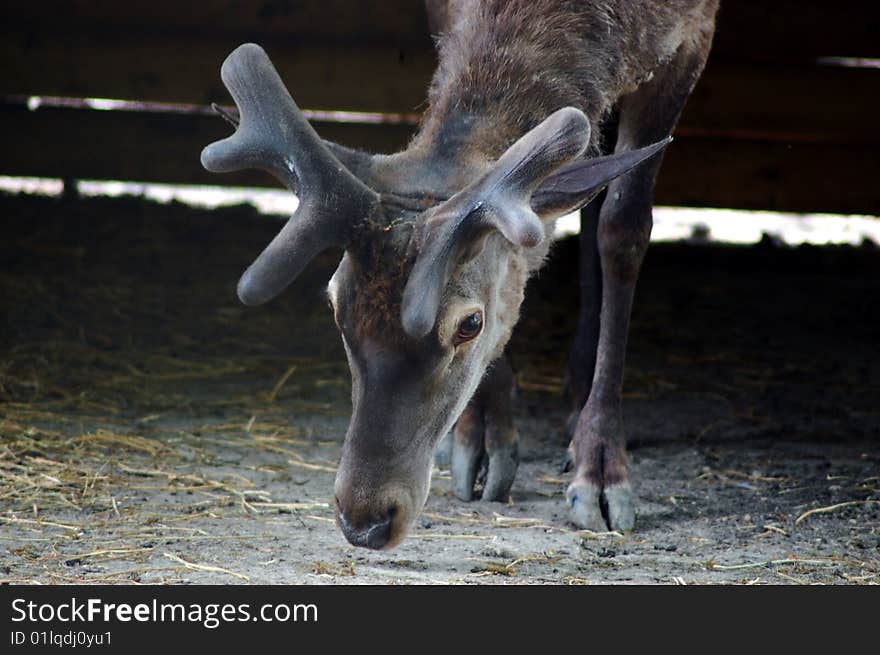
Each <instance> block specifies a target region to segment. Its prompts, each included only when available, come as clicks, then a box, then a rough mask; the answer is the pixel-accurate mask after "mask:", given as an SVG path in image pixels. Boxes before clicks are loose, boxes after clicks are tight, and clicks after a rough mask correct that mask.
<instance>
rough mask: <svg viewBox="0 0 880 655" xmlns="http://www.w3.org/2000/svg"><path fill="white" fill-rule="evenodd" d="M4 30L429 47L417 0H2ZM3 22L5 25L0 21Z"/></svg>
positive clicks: (426, 27)
mask: <svg viewBox="0 0 880 655" xmlns="http://www.w3.org/2000/svg"><path fill="white" fill-rule="evenodd" d="M4 15H5V21H4V24H5V29H6V30H10V31H21V32H30V33H31V34H35V33H38V32H46V33H59V32H60V33H66V32H70V31H77V32H88V33H90V34H94V33H97V32H102V31H103V32H127V33H147V32H152V33H155V34H162V35H165V36H172V35H174V36H180V37H186V36H189V37H190V38H192V39H196V40H197V39H199V38H205V37H215V36H224V35H225V36H235V37H237V38H245V39H248V38H250V39H254V38H270V39H287V40H299V41H303V40H305V41H311V42H315V41H330V42H340V41H345V42H355V41H357V42H363V41H382V42H386V43H389V42H390V43H391V44H392V45H400V44H418V45H420V46H422V47H425V48H429V47H431V39H430V36H429V34H428V19H427V15H426V12H425V7H424V3H423V2H419V1H418V0H374V1H373V2H352V0H296V1H294V2H291V0H248V1H247V2H242V1H241V0H198V2H191V3H187V4H186V5H181V3H180V2H179V1H178V0H126V2H119V0H64V2H53V3H51V7H49V6H47V5H46V4H45V3H34V2H29V1H28V0H6V2H4V7H3V9H2V10H0V16H4ZM0 29H4V28H0Z"/></svg>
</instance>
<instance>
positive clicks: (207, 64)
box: [0, 31, 436, 112]
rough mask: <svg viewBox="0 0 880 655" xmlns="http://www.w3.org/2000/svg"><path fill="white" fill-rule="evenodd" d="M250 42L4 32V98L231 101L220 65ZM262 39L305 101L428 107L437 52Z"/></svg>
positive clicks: (0, 50) (366, 107) (0, 83)
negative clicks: (425, 102) (59, 97)
mask: <svg viewBox="0 0 880 655" xmlns="http://www.w3.org/2000/svg"><path fill="white" fill-rule="evenodd" d="M242 41H243V39H241V38H238V37H223V36H221V37H217V38H196V39H185V38H175V37H169V36H166V35H155V34H144V33H136V34H128V33H123V32H110V31H108V32H100V33H98V34H95V35H88V34H84V33H80V32H75V31H71V32H65V33H62V34H57V35H52V34H50V33H46V32H39V33H37V34H34V35H28V34H25V33H15V34H9V33H7V34H2V35H0V58H2V61H3V67H4V74H3V76H2V77H0V95H61V96H75V97H98V98H121V99H132V100H147V101H157V102H185V103H194V104H209V103H211V102H228V101H229V95H228V93H227V92H226V89H225V88H224V87H223V84H222V82H221V80H220V65H221V64H222V63H223V60H224V59H225V58H226V56H227V55H228V54H229V53H230V52H232V50H234V49H235V48H236V47H237V46H239V45H240V44H241V43H242ZM260 42H261V45H263V47H265V49H266V51H267V52H268V53H269V56H270V57H271V58H272V60H273V62H274V63H275V66H276V67H277V68H278V71H279V73H280V75H281V77H282V79H283V80H284V81H285V82H286V83H287V85H288V86H289V88H290V91H291V94H292V95H293V97H294V98H295V99H296V101H297V103H298V104H299V105H300V106H302V107H311V108H318V109H351V110H362V111H386V112H411V111H413V110H415V109H416V108H417V107H418V106H419V105H421V104H423V102H424V100H425V97H426V92H427V88H428V84H429V82H430V79H431V75H432V74H433V71H434V67H435V65H436V62H435V58H434V53H433V51H431V50H430V49H423V48H418V49H412V50H406V49H401V48H399V47H397V46H395V45H394V44H387V43H360V44H351V45H346V44H343V45H339V44H332V43H326V42H324V43H300V42H297V41H292V40H284V39H261V40H260Z"/></svg>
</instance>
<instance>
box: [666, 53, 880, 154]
mask: <svg viewBox="0 0 880 655" xmlns="http://www.w3.org/2000/svg"><path fill="white" fill-rule="evenodd" d="M878 106H880V69H857V68H839V67H831V66H813V67H805V66H749V65H724V64H721V63H718V62H711V63H710V64H709V65H708V66H707V67H706V70H705V72H704V75H703V77H702V79H701V80H700V82H699V83H698V84H697V87H696V89H695V90H694V93H693V95H692V96H691V98H690V99H689V100H688V103H687V106H686V107H685V110H684V113H683V114H682V117H681V121H680V124H681V126H682V127H684V128H687V129H689V130H690V131H691V132H690V133H691V134H693V133H694V131H695V130H700V131H702V133H704V134H710V133H711V134H715V135H724V136H727V137H731V138H732V137H735V136H737V135H739V136H740V137H743V138H752V139H758V138H768V139H773V140H777V141H782V142H785V141H803V140H809V141H821V142H826V143H853V142H856V143H863V142H865V141H871V142H880V122H878V121H877V120H876V117H875V116H876V107H878Z"/></svg>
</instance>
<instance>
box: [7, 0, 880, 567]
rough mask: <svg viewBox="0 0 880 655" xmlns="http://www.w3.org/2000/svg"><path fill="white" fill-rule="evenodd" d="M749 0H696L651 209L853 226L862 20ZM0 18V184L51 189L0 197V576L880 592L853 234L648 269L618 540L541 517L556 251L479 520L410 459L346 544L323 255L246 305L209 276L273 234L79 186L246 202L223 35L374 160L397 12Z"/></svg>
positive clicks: (878, 526) (869, 316)
mask: <svg viewBox="0 0 880 655" xmlns="http://www.w3.org/2000/svg"><path fill="white" fill-rule="evenodd" d="M772 5H773V6H772V8H770V7H769V6H768V3H766V2H761V1H759V0H731V1H730V2H727V3H724V2H722V9H721V14H720V16H719V22H718V31H717V34H716V37H715V45H714V48H713V52H712V55H711V58H710V61H709V64H708V66H707V68H706V71H705V73H704V75H703V78H702V79H701V81H700V82H699V84H698V86H697V88H696V90H695V92H694V94H693V96H692V97H691V99H690V101H689V103H688V105H687V108H686V109H685V113H684V115H683V117H682V119H681V122H680V124H679V127H678V129H677V131H676V133H675V141H674V142H673V143H672V144H671V145H670V147H669V149H668V154H667V155H666V159H665V162H664V166H663V168H662V170H661V173H660V178H659V182H658V187H657V197H656V201H657V203H658V204H662V205H668V206H682V207H716V208H732V209H745V210H770V211H778V212H791V213H795V214H800V213H829V214H846V215H849V214H858V215H869V216H878V215H880V187H878V185H877V179H878V174H880V157H878V155H877V147H878V143H880V127H878V123H877V121H876V116H875V113H876V109H875V108H876V106H877V102H878V100H880V84H878V82H880V42H878V40H877V38H876V34H877V33H878V30H880V13H878V11H877V9H876V8H875V7H873V6H872V5H873V3H871V2H868V1H867V0H842V1H841V2H838V3H835V5H834V6H833V7H832V6H829V5H828V3H821V2H818V1H813V0H807V1H804V0H801V1H798V2H795V1H794V0H791V1H789V0H784V1H779V2H776V3H772ZM0 13H2V14H3V21H2V27H0V48H2V53H3V61H4V64H3V73H2V75H0V96H2V98H0V99H2V112H3V120H2V122H0V133H2V138H3V143H4V146H5V147H4V154H3V156H2V157H0V176H3V179H4V180H12V181H14V180H16V179H21V178H41V179H44V180H50V182H47V183H46V184H48V185H49V187H51V186H52V183H51V181H52V180H55V181H57V183H56V184H55V187H57V191H58V193H56V194H55V195H49V196H44V195H29V194H24V193H19V194H11V193H10V194H3V195H2V196H0V206H2V212H3V217H4V218H3V227H4V233H3V235H4V236H3V239H2V240H0V262H2V266H0V306H2V315H3V321H2V323H0V582H5V581H17V582H29V581H37V582H56V583H57V582H107V583H113V582H163V581H164V582H184V581H192V582H211V583H236V582H315V583H327V582H330V583H332V582H343V583H357V582H370V583H385V582H415V583H432V582H465V583H486V582H489V583H501V582H513V583H516V582H523V583H563V582H564V583H602V582H627V581H635V582H701V583H716V582H718V583H734V582H739V583H768V582H769V583H790V582H827V583H877V582H878V581H880V492H878V488H880V451H878V440H880V402H878V400H880V361H878V359H880V358H878V353H880V350H878V334H880V328H878V325H880V308H878V303H877V298H878V297H880V251H878V247H877V244H876V243H873V242H871V241H870V240H865V241H864V242H863V243H861V244H860V245H855V246H853V245H827V246H811V245H801V246H797V245H790V244H784V243H780V241H779V240H778V239H776V238H774V237H773V236H772V235H767V236H766V237H765V238H764V239H763V240H761V241H760V242H759V243H756V244H753V245H748V246H743V245H740V246H733V245H729V244H723V243H717V242H712V241H711V240H710V239H709V240H707V239H705V238H694V239H690V240H686V241H682V242H675V243H655V244H653V245H652V246H651V248H650V249H649V251H648V255H647V258H646V261H645V264H644V268H643V273H642V276H641V279H640V281H639V286H638V289H637V295H636V300H635V306H634V310H633V323H632V330H631V333H630V338H629V349H628V359H627V366H628V368H627V372H626V378H625V381H624V403H625V406H626V407H625V417H626V421H627V423H626V431H627V434H628V439H629V447H630V452H631V457H632V465H633V469H634V471H635V473H636V476H635V478H636V483H635V486H636V495H637V497H638V503H639V504H638V507H637V524H636V530H635V531H634V532H633V533H631V534H619V533H616V532H608V533H591V532H589V531H584V530H577V529H575V528H574V527H573V526H572V525H571V524H570V523H568V519H567V515H566V512H565V508H564V505H563V504H562V503H561V502H560V501H561V499H562V497H563V495H564V491H565V487H566V484H567V482H568V477H569V474H566V473H563V472H560V469H559V464H560V463H561V461H562V460H563V456H564V449H565V445H566V443H567V438H566V437H565V436H564V432H563V428H564V422H565V418H566V413H567V409H568V403H567V401H566V399H565V379H564V371H565V368H566V359H567V356H568V351H569V347H570V343H571V338H572V335H573V333H574V330H575V322H576V311H575V310H574V309H573V308H574V307H576V305H577V302H578V288H577V275H576V271H577V265H578V261H577V258H578V255H577V238H576V237H574V238H572V237H567V238H563V239H560V240H559V242H558V243H557V244H556V245H555V246H554V248H553V250H552V253H551V258H550V261H549V263H548V264H547V266H546V267H545V268H544V269H543V270H542V271H541V273H540V275H539V276H538V277H536V278H535V279H533V280H532V281H531V282H530V283H529V287H528V290H527V294H526V301H525V305H524V307H523V310H522V318H521V320H520V323H519V325H518V327H517V330H516V331H515V333H514V337H513V340H512V342H511V345H510V348H509V351H510V353H511V359H512V363H513V365H514V369H515V373H516V380H517V394H516V395H517V397H516V420H517V428H518V430H519V432H520V435H521V439H522V450H523V452H522V456H523V463H522V465H521V467H520V471H519V473H518V476H517V479H516V482H515V483H514V487H513V491H512V496H511V500H510V502H508V503H489V502H481V501H476V502H473V503H462V502H460V501H458V500H456V499H455V497H454V496H453V495H452V492H451V487H450V480H449V474H448V471H446V470H445V469H443V468H437V469H435V471H434V476H433V482H432V488H431V494H430V496H429V500H428V503H427V506H426V508H425V510H424V512H423V514H422V516H421V518H420V519H419V521H418V523H417V525H416V528H415V530H414V532H413V534H412V535H410V537H408V538H407V540H406V541H404V542H403V544H401V546H399V547H398V548H397V549H395V550H394V551H391V552H380V553H368V552H364V551H361V550H357V549H354V548H352V547H351V546H349V545H348V544H347V543H346V542H345V541H344V539H343V537H342V536H341V534H340V533H339V531H338V530H337V528H336V526H335V525H334V523H333V512H332V498H333V476H334V472H335V468H336V464H337V462H338V458H339V448H340V445H341V441H342V438H343V436H344V433H345V427H346V424H347V420H348V414H349V410H350V378H349V373H348V368H347V365H346V361H345V355H344V352H343V348H342V345H341V342H340V340H339V337H338V334H337V331H336V328H335V326H334V325H333V320H332V316H331V314H330V311H329V310H328V309H327V306H326V298H325V291H324V290H325V286H326V283H327V281H328V279H329V277H330V275H331V274H332V272H333V270H334V268H335V266H336V264H337V262H338V260H339V257H340V254H341V251H338V250H329V251H327V252H325V253H324V254H322V255H321V256H320V257H319V258H317V259H316V260H315V261H313V262H312V263H311V264H310V265H309V266H308V267H307V268H306V270H305V271H304V273H303V274H302V275H301V276H300V278H299V279H298V280H297V281H296V283H295V284H294V286H292V287H291V288H290V289H288V290H287V291H285V292H284V293H283V294H282V295H281V297H279V298H278V299H277V300H275V301H273V302H272V303H269V304H268V305H266V306H263V307H259V308H246V307H244V306H242V305H240V304H239V303H238V301H237V299H236V297H235V285H236V283H237V281H238V278H239V276H240V275H241V273H242V272H243V271H244V269H245V268H246V267H247V266H248V264H250V262H251V261H252V260H253V258H254V256H255V255H256V254H258V253H259V252H260V250H261V249H262V248H263V247H264V246H265V244H266V243H267V242H268V241H269V240H270V239H271V238H272V236H274V234H275V233H276V232H277V229H278V225H279V223H278V221H277V219H276V218H275V217H270V216H265V215H261V214H259V213H258V212H257V211H256V210H254V209H253V208H252V207H250V206H247V205H241V206H235V207H226V208H221V209H216V210H210V211H209V210H205V209H199V208H194V207H189V206H186V205H183V204H181V203H171V204H167V205H162V204H157V203H153V202H149V201H147V200H145V199H142V198H138V197H119V198H108V197H97V198H86V197H82V196H81V195H80V194H79V193H78V188H79V187H78V182H79V181H82V180H120V181H127V182H128V181H131V182H160V183H169V184H183V185H203V184H207V185H228V186H245V187H277V184H276V183H275V182H274V181H273V180H272V179H271V178H270V177H269V176H268V175H264V174H260V173H255V172H251V173H235V174H230V175H224V176H218V175H212V174H210V173H207V172H206V171H204V170H203V169H202V168H201V165H200V164H199V152H200V151H201V149H202V148H203V147H204V146H205V145H207V144H208V143H210V142H213V141H216V140H218V139H220V138H223V137H224V136H226V135H228V134H229V132H230V129H229V127H228V125H226V124H225V123H224V121H223V120H221V119H220V118H218V117H217V115H216V114H215V113H214V112H213V111H212V110H211V108H210V105H211V103H218V104H221V105H223V106H228V105H229V104H230V99H229V97H228V95H227V93H226V91H225V89H224V88H223V86H222V83H221V81H220V78H219V75H218V71H219V66H220V63H221V62H222V61H223V59H224V58H225V57H226V55H227V54H228V53H229V52H230V51H232V50H233V49H234V48H235V47H236V46H238V45H239V44H240V43H243V42H247V41H253V42H257V43H260V44H261V45H263V47H264V48H265V49H266V50H267V52H268V53H269V54H270V56H271V57H272V60H273V62H274V63H275V65H276V66H277V68H278V71H279V73H280V75H281V77H282V79H283V80H284V81H285V82H286V83H287V85H288V87H289V88H290V90H291V92H292V94H293V95H294V97H295V98H296V100H297V103H298V104H299V105H300V107H302V108H303V109H304V110H305V111H306V113H307V116H309V117H310V119H311V120H312V123H313V125H314V126H315V128H316V129H317V130H318V132H319V133H320V134H321V135H322V136H324V137H325V138H328V139H332V140H335V141H338V142H340V143H343V144H345V145H348V146H352V147H357V148H363V149H366V150H370V151H373V152H393V151H395V150H397V149H400V148H401V147H403V146H404V145H405V144H406V142H407V140H408V139H409V137H410V136H411V135H412V134H413V132H414V129H415V124H416V122H417V120H418V116H419V114H420V112H421V110H422V109H423V106H424V98H425V93H426V89H427V87H428V84H429V81H430V77H431V74H432V72H433V69H434V66H435V64H436V60H435V54H434V51H433V44H432V41H431V38H430V32H429V27H428V22H427V18H426V16H425V13H424V9H423V8H422V7H421V5H420V4H419V3H411V2H404V1H403V0H399V1H398V0H393V1H391V2H370V3H350V2H342V1H337V0H329V1H328V0H323V1H322V2H311V1H304V2H288V1H282V0H261V1H259V2H253V3H240V2H237V1H235V0H210V1H205V2H200V3H198V4H197V6H195V7H193V8H192V9H191V10H188V11H186V12H183V11H181V10H180V9H179V4H178V3H172V2H167V1H165V0H154V1H153V2H151V3H149V4H147V3H142V2H131V3H118V2H104V1H100V2H86V1H78V0H77V1H73V2H68V3H64V6H63V7H59V8H54V9H53V11H52V12H51V13H50V12H49V11H47V10H46V8H45V6H42V5H40V4H39V3H24V2H9V3H7V4H6V5H5V6H4V8H3V9H2V10H0ZM9 184H12V182H10V183H9ZM8 186H9V185H7V187H8ZM696 236H699V235H696ZM703 236H705V235H703ZM710 236H711V235H710Z"/></svg>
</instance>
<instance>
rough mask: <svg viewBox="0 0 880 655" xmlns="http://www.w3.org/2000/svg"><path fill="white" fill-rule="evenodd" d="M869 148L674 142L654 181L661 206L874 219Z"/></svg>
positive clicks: (878, 200)
mask: <svg viewBox="0 0 880 655" xmlns="http://www.w3.org/2000/svg"><path fill="white" fill-rule="evenodd" d="M878 179H880V156H878V151H877V147H876V145H874V144H852V145H837V144H824V143H792V144H784V143H766V142H756V141H748V140H731V139H714V138H686V137H683V138H679V139H676V140H675V141H673V143H672V144H671V145H670V147H669V152H668V153H667V154H666V158H665V161H664V164H663V168H662V169H661V171H660V176H659V178H658V181H657V190H656V202H657V203H658V204H666V205H682V206H705V207H724V208H737V209H765V210H770V211H787V212H801V213H810V212H820V213H821V212H828V213H842V214H871V215H875V216H880V186H878V185H877V182H876V181H877V180H878Z"/></svg>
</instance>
